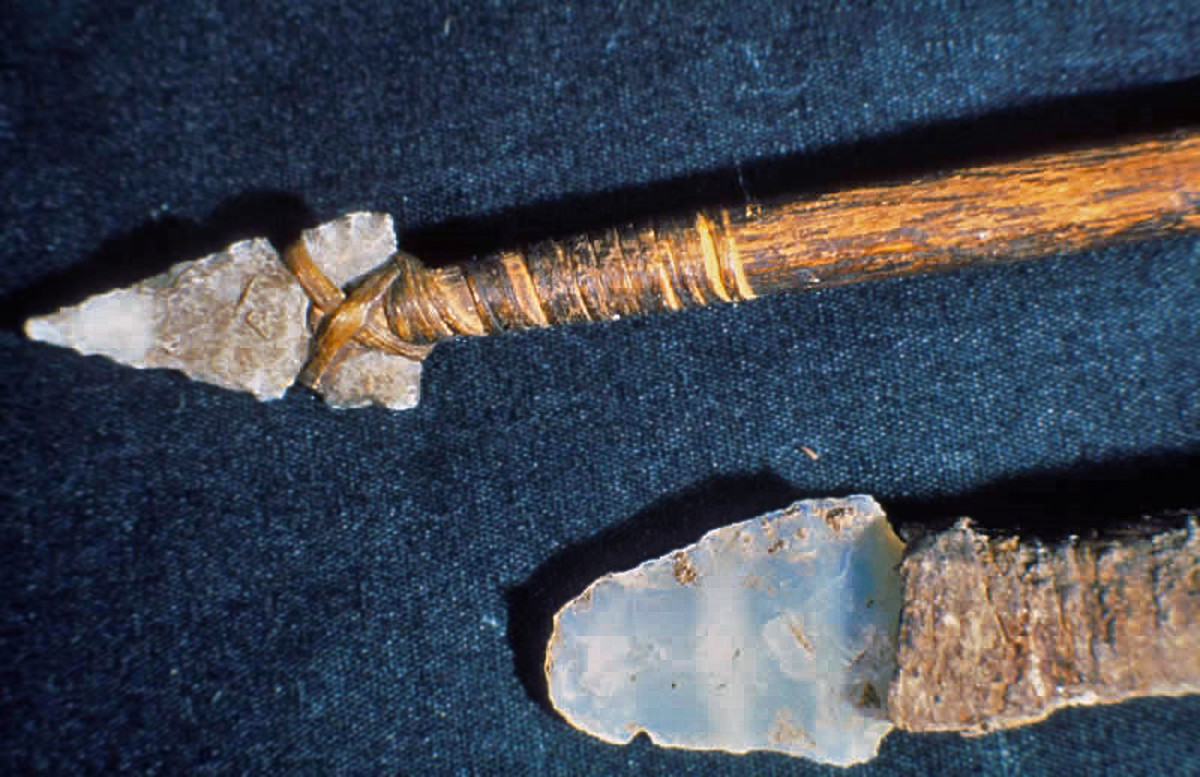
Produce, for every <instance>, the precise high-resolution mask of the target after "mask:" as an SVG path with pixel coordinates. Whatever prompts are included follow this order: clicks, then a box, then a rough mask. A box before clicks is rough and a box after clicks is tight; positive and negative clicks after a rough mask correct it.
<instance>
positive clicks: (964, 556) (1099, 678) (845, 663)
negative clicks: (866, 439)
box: [545, 496, 1200, 766]
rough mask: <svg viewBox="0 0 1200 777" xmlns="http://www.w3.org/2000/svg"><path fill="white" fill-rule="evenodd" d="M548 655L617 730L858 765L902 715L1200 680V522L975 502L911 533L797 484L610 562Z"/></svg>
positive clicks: (911, 726) (1114, 696)
mask: <svg viewBox="0 0 1200 777" xmlns="http://www.w3.org/2000/svg"><path fill="white" fill-rule="evenodd" d="M545 666H546V679H547V684H548V688H549V693H550V699H551V702H552V703H553V705H554V707H555V708H556V709H557V710H558V711H559V712H560V713H561V714H562V716H563V717H564V718H565V719H566V720H567V722H568V723H570V724H571V725H572V726H574V727H576V728H578V729H580V730H581V731H583V732H585V733H588V734H590V735H592V736H595V737H597V738H599V739H602V740H604V741H606V742H610V743H615V744H620V743H625V742H628V741H630V740H631V739H632V738H633V737H634V736H635V735H637V734H638V733H640V732H645V733H646V734H648V735H649V736H650V738H651V739H652V740H653V741H654V742H655V743H656V744H659V745H663V746H667V747H681V748H690V749H711V750H724V751H727V752H731V753H745V752H748V751H751V750H774V751H779V752H783V753H787V754H789V755H796V756H803V757H806V758H810V759H813V760H816V761H820V762H823V763H830V764H836V765H839V766H850V765H852V764H856V763H861V762H863V761H867V760H870V759H871V758H873V757H874V756H875V754H876V751H877V749H878V746H879V742H880V741H881V740H882V739H883V737H884V736H886V735H887V733H888V732H889V731H891V730H892V729H893V728H900V729H905V730H908V731H958V732H961V733H964V734H969V735H973V734H982V733H985V732H988V731H992V730H996V729H1002V728H1008V727H1013V726H1020V725H1025V724H1028V723H1033V722H1036V721H1039V720H1041V719H1043V718H1045V717H1046V716H1047V715H1049V714H1051V713H1052V712H1054V711H1055V710H1057V709H1060V708H1062V707H1065V706H1070V705H1086V704H1104V703H1113V702H1119V701H1122V700H1124V699H1128V698H1132V697H1136V696H1151V695H1164V696H1165V695H1180V694H1189V693H1197V692H1200V529H1198V528H1197V524H1196V519H1195V518H1194V517H1193V518H1192V519H1191V520H1190V521H1189V524H1188V526H1187V528H1185V529H1180V530H1177V531H1169V532H1164V533H1162V534H1159V535H1156V536H1153V537H1150V538H1147V539H1139V540H1132V541H1129V540H1127V541H1121V542H1100V541H1090V542H1082V541H1078V540H1071V541H1068V542H1066V543H1065V544H1062V545H1060V546H1058V547H1053V548H1050V547H1045V546H1043V545H1041V544H1039V543H1036V542H1022V541H1020V540H1019V539H1017V538H1014V537H1009V538H992V537H988V536H986V535H984V534H982V533H980V532H979V531H977V530H975V529H974V528H973V527H972V526H971V524H970V522H969V521H967V520H963V521H960V522H959V523H958V524H957V525H956V526H954V527H953V528H952V529H950V530H948V531H945V532H942V533H940V534H937V535H934V536H932V537H928V538H926V539H924V540H921V541H920V542H918V543H916V544H915V545H914V546H913V547H910V548H907V549H906V548H905V547H904V544H903V543H902V542H901V541H900V539H899V538H898V537H897V536H896V535H895V533H893V531H892V529H891V526H890V525H889V524H888V521H887V518H886V517H885V516H884V514H883V511H882V510H881V509H880V507H879V505H878V504H876V503H875V501H874V500H872V499H871V498H870V497H864V496H856V497H850V498H847V499H828V500H816V501H807V502H797V503H796V504H794V505H792V506H791V507H789V508H786V509H784V510H781V511H778V512H775V513H770V514H768V515H765V516H762V517H760V518H755V519H751V520H749V521H744V522H741V523H737V524H733V525H731V526H726V527H724V528H720V529H716V530H714V531H712V532H709V533H708V534H706V535H705V536H704V537H702V538H701V539H700V540H699V541H698V542H696V543H695V544H693V545H689V546H688V547H686V548H682V549H680V550H678V551H675V552H673V553H670V554H668V555H666V556H663V557H662V558H659V559H654V560H651V561H648V562H646V563H644V564H642V565H641V566H639V567H637V568H636V569H633V570H630V571H628V572H622V573H618V574H612V575H606V576H605V577H602V578H601V579H599V580H597V581H596V582H595V583H593V584H592V585H591V586H589V587H588V588H587V590H585V591H584V592H583V593H582V594H581V595H580V596H579V597H578V598H576V599H574V600H572V601H571V602H570V603H568V604H567V605H566V606H565V607H564V608H563V609H562V610H561V611H560V612H559V613H558V614H557V615H556V616H555V618H554V630H553V634H552V636H551V638H550V642H549V645H548V647H547V651H546V664H545Z"/></svg>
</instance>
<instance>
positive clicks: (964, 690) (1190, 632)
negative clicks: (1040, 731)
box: [887, 513, 1200, 734]
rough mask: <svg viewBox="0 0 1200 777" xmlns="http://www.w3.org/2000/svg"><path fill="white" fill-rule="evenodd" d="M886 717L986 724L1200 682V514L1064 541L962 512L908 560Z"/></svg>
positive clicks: (944, 727)
mask: <svg viewBox="0 0 1200 777" xmlns="http://www.w3.org/2000/svg"><path fill="white" fill-rule="evenodd" d="M900 577H901V579H902V580H903V586H904V603H903V605H902V606H901V610H900V627H899V637H898V651H897V667H898V668H897V671H896V674H895V676H894V677H893V680H892V683H891V686H890V688H889V691H888V700H887V709H888V718H889V719H890V720H891V721H892V722H893V723H895V724H896V725H897V726H898V727H900V728H903V729H906V730H908V731H960V732H963V733H968V734H982V733H985V732H987V731H994V730H996V729H1003V728H1011V727H1014V726H1021V725H1024V724H1026V723H1031V722H1033V721H1036V720H1041V719H1042V718H1044V717H1046V716H1047V715H1049V714H1050V713H1052V712H1054V711H1055V710H1057V709H1060V708H1062V707H1067V706H1072V705H1080V704H1111V703H1113V702H1118V701H1122V700H1124V699H1129V698H1134V697H1138V696H1178V695H1182V694H1187V693H1200V526H1198V525H1197V523H1196V517H1195V514H1194V513H1193V514H1192V516H1191V517H1190V519H1189V521H1188V524H1187V526H1186V527H1185V528H1182V529H1176V530H1172V531H1167V532H1163V533H1160V534H1157V535H1154V536H1152V537H1147V538H1140V539H1133V540H1130V539H1122V540H1080V539H1072V540H1070V541H1068V542H1065V543H1062V544H1060V545H1057V546H1052V547H1046V546H1043V545H1040V544H1038V543H1029V542H1021V541H1019V540H1018V539H1017V538H1016V537H993V536H989V535H987V534H984V533H982V532H979V531H976V530H975V529H973V528H972V527H971V526H970V525H969V522H962V523H960V524H959V525H957V526H956V527H955V528H954V529H952V530H950V531H946V532H943V533H941V534H938V535H935V536H934V537H932V538H929V539H928V540H926V541H923V542H922V543H920V544H918V545H917V546H916V547H913V548H910V549H909V550H908V552H907V553H906V557H905V559H904V561H903V562H902V563H901V565H900Z"/></svg>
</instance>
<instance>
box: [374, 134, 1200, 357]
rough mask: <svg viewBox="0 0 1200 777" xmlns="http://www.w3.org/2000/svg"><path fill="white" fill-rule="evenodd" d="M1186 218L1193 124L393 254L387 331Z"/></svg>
mask: <svg viewBox="0 0 1200 777" xmlns="http://www.w3.org/2000/svg"><path fill="white" fill-rule="evenodd" d="M1195 229H1200V133H1196V132H1192V133H1184V134H1174V135H1170V136H1163V137H1155V138H1150V139H1141V140H1136V141H1131V142H1125V143H1121V144H1117V145H1110V146H1103V147H1096V148H1085V149H1079V150H1073V151H1067V152H1063V153H1052V154H1045V155H1042V156H1037V157H1032V158H1028V159H1023V160H1018V161H1008V162H1003V163H999V164H992V165H986V166H980V167H972V168H966V169H961V170H956V171H953V172H949V173H945V174H940V175H936V176H932V177H927V178H921V179H918V180H914V181H910V182H906V183H899V184H895V183H893V184H883V185H877V186H868V187H863V188H855V189H848V190H845V191H836V192H830V193H827V194H822V195H819V196H816V197H811V198H805V199H801V198H792V199H781V200H775V201H770V202H764V203H760V204H754V205H749V206H747V207H745V208H741V209H730V208H718V209H710V210H703V211H699V212H697V213H694V214H692V215H684V216H666V217H661V218H651V219H649V220H647V221H645V222H644V223H641V224H626V225H621V226H616V227H613V228H610V229H606V230H604V231H599V232H592V233H587V234H581V235H577V236H574V237H570V238H567V239H563V240H547V241H543V242H539V243H534V244H532V245H529V246H526V247H523V248H518V249H515V250H506V251H499V252H495V253H492V254H488V255H486V256H483V257H481V258H478V259H476V260H474V261H469V262H463V263H459V264H452V265H448V266H445V267H437V268H428V267H425V266H424V265H422V264H421V263H420V262H419V261H418V260H416V259H415V258H413V257H410V256H407V255H403V254H401V255H398V257H397V262H398V264H399V267H400V273H399V277H398V278H397V279H396V280H395V281H394V282H393V283H392V285H391V288H390V290H389V292H388V294H387V298H386V303H385V305H386V313H387V318H388V321H389V322H390V324H391V328H392V329H393V331H394V333H395V335H396V336H397V337H398V338H399V339H401V340H403V341H406V342H408V343H413V344H427V343H434V342H437V341H439V340H442V339H445V338H448V337H454V336H458V335H485V334H494V333H498V332H505V331H511V330H521V329H530V328H534V327H544V326H554V325H557V324H566V323H574V322H584V321H600V320H607V319H615V318H619V317H622V316H630V315H641V314H643V313H654V312H661V311H670V310H679V309H681V308H685V307H693V306H700V305H708V304H710V303H714V302H734V301H739V300H748V299H752V298H754V297H757V296H762V295H765V294H773V293H776V292H781V291H791V290H796V289H812V288H824V287H826V286H834V285H840V284H847V283H855V282H858V281H862V280H867V279H870V278H880V277H888V276H898V275H911V274H918V273H926V272H931V271H936V270H944V269H951V268H956V267H963V266H968V265H974V264H979V263H987V262H996V261H1007V260H1017V259H1027V258H1034V257H1039V256H1044V255H1047V254H1052V253H1060V252H1070V251H1081V250H1085V249H1092V248H1096V247H1100V246H1103V245H1107V244H1110V243H1113V242H1117V241H1121V240H1131V239H1139V238H1147V237H1153V236H1158V235H1163V234H1166V233H1170V232H1181V231H1187V230H1195Z"/></svg>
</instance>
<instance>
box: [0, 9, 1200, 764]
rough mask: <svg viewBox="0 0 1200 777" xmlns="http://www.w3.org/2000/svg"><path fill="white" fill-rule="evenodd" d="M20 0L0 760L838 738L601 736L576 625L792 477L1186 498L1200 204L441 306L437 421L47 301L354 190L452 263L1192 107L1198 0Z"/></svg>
mask: <svg viewBox="0 0 1200 777" xmlns="http://www.w3.org/2000/svg"><path fill="white" fill-rule="evenodd" d="M2 8H3V10H2V11H0V34H2V36H3V37H2V40H3V46H2V47H0V51H2V53H0V229H2V230H3V236H2V239H0V299H2V300H3V305H0V316H3V318H4V326H3V327H2V328H0V442H2V443H3V447H4V450H5V451H6V453H7V455H6V457H5V462H4V464H3V466H2V467H0V570H3V572H2V576H0V579H2V580H3V585H2V588H0V591H2V592H3V593H2V594H0V603H2V604H3V608H2V611H0V613H2V614H0V619H2V620H0V730H2V732H3V734H2V736H3V749H2V750H0V772H3V773H6V774H21V773H43V774H52V775H75V774H96V773H117V772H127V773H135V774H195V775H206V774H294V775H327V774H356V775H357V774H384V775H386V774H418V775H420V774H538V775H540V774H561V775H584V774H595V775H617V774H670V775H685V774H695V775H709V774H712V775H733V774H781V775H782V774H788V775H797V774H818V773H821V774H835V773H841V772H840V771H838V770H835V769H831V768H827V767H820V766H817V765H815V764H811V763H808V762H805V761H798V760H793V759H788V758H785V757H782V756H778V755H773V754H754V755H748V756H741V757H735V756H728V755H722V754H719V753H688V752H682V751H672V750H662V749H658V748H655V747H653V746H652V745H650V744H649V743H648V742H647V741H645V739H644V738H640V739H639V740H637V741H636V742H635V743H634V744H632V745H630V746H628V747H624V748H621V747H614V746H610V745H605V744H603V743H600V742H598V741H595V740H592V739H590V738H588V737H585V736H584V735H582V734H580V733H578V732H576V731H574V730H573V729H571V728H570V727H569V726H567V725H566V724H565V723H564V722H563V721H561V720H560V719H558V718H557V717H555V716H554V715H553V714H552V713H551V712H550V711H549V710H548V709H547V708H546V706H545V701H544V694H545V689H544V686H543V685H542V684H541V682H540V671H541V660H542V648H543V645H544V641H545V639H546V637H547V635H548V630H549V618H550V615H551V613H552V612H553V611H554V610H555V609H557V608H558V607H559V606H561V605H562V604H563V603H564V602H565V601H566V600H567V599H568V598H570V597H571V596H573V595H575V594H576V593H578V592H579V591H580V590H582V588H583V587H584V586H585V585H586V584H587V583H588V582H590V580H592V579H593V578H595V577H596V576H598V575H600V574H603V573H604V572H608V571H613V570H616V569H621V568H625V567H628V566H632V565H634V564H636V563H638V562H640V561H642V560H644V559H646V558H648V557H650V556H652V555H655V554H659V553H662V552H665V551H666V550H668V549H670V548H673V547H675V546H677V545H679V544H681V543H684V542H688V541H691V540H694V539H696V538H697V537H698V536H699V535H700V534H701V533H703V532H704V531H705V530H706V529H709V528H712V527H714V526H716V525H719V524H723V523H727V522H730V521H734V520H740V519H744V518H747V517H749V516H751V515H755V514H757V513H759V512H763V511H765V510H769V509H773V508H777V507H780V506H783V505H784V504H787V503H788V502H789V501H791V500H792V499H795V498H800V497H805V496H826V495H839V494H847V493H870V494H873V495H875V496H876V497H877V498H878V499H879V500H880V501H881V502H882V503H883V504H884V505H885V507H886V508H888V509H889V510H890V511H891V512H892V513H893V514H894V515H895V516H896V517H897V518H898V519H899V520H901V521H904V522H908V523H917V524H919V523H923V522H930V523H937V522H939V521H945V520H946V519H949V518H952V517H954V516H957V515H962V514H971V515H974V516H976V517H977V518H979V519H980V520H981V521H982V522H983V523H985V524H987V525H995V526H1005V527H1013V526H1022V527H1025V529H1026V530H1028V531H1031V532H1033V533H1036V534H1039V535H1043V536H1061V535H1063V534H1067V533H1072V532H1074V533H1084V532H1086V531H1087V530H1088V529H1089V528H1091V527H1094V526H1104V525H1108V524H1111V523H1113V522H1118V521H1121V520H1122V519H1125V518H1136V517H1137V516H1138V515H1140V514H1142V513H1144V512H1153V511H1157V510H1161V509H1166V508H1172V507H1182V506H1195V505H1197V504H1200V239H1195V238H1182V239H1173V240H1169V241H1158V242H1150V243H1141V244H1136V245H1129V246H1123V247H1119V248H1113V249H1108V250H1104V251H1100V252H1095V253H1090V254H1084V255H1074V256H1063V257H1055V258H1052V259H1048V260H1045V261H1040V262H1036V263H1031V264H1024V265H1010V266H999V267H994V268H988V269H977V270H970V271H964V272H960V273H957V274H952V275H945V276H939V277H933V278H926V279H919V280H907V281H896V282H891V281H889V282H880V283H876V284H872V285H865V286H857V287H851V288H842V289H833V290H827V291H821V292H814V293H808V294H800V295H793V296H785V297H781V298H776V299H766V300H760V301H756V302H753V303H747V304H743V305H739V306H736V307H728V308H724V309H712V310H702V311H693V312H687V313H681V314H677V315H672V316H663V317H658V318H653V319H645V320H638V321H618V322H613V323H609V324H603V325H593V326H585V327H575V328H569V329H563V330H556V331H546V332H536V333H528V334H523V335H513V336H507V337H500V338H486V339H477V340H460V341H455V342H452V343H448V344H444V345H440V346H438V348H437V349H436V350H435V352H434V354H433V355H432V357H431V358H430V360H429V361H428V362H427V366H426V372H425V381H424V384H423V395H424V396H423V399H422V402H421V405H420V406H419V407H418V408H417V409H415V410H412V411H409V412H404V413H389V412H386V411H382V410H362V411H354V412H334V411H331V410H329V409H327V408H326V407H325V406H323V405H322V403H321V402H320V400H319V399H317V398H316V397H314V396H313V395H312V394H310V393H309V392H307V391H305V390H302V389H293V390H292V391H291V392H290V393H289V394H288V395H287V397H286V398H284V399H283V400H281V401H278V402H274V403H268V404H259V403H257V402H255V401H254V400H253V399H251V398H250V397H248V396H245V395H239V394H236V393H231V392H226V391H222V390H219V389H215V388H211V387H208V386H204V385H199V384H194V383H190V382H188V381H186V380H185V379H184V378H182V377H181V376H180V375H178V374H175V373H172V372H162V371H153V372H138V371H134V370H130V369H126V368H122V367H119V366H116V365H114V364H112V363H110V362H107V361H104V360H102V359H99V358H94V357H93V358H84V357H80V356H78V355H76V354H74V353H72V352H69V351H66V350H63V349H58V348H53V347H49V346H43V345H37V344H33V343H30V342H27V341H26V340H25V339H24V338H23V336H22V335H21V334H20V322H21V321H22V320H23V319H24V317H26V316H28V315H30V314H33V313H44V312H47V311H48V310H50V309H52V308H53V307H55V306H57V305H59V304H62V303H66V302H74V301H78V300H79V299H80V298H81V296H82V295H83V294H85V293H89V292H95V291H99V290H101V289H103V288H107V287H109V286H112V285H117V284H125V283H129V282H132V281H133V280H136V279H139V278H141V277H145V276H146V275H148V274H150V273H152V272H155V271H158V270H161V269H163V268H165V267H166V266H167V265H168V264H170V263H172V262H174V261H179V260H182V259H188V258H195V257H198V256H200V255H203V254H204V253H207V252H209V251H212V250H214V249H216V248H218V247H220V246H223V245H225V244H227V243H229V242H232V241H233V240H235V239H239V238H242V237H247V236H252V235H268V236H271V237H272V238H274V239H276V240H284V239H286V238H287V237H288V236H290V235H294V234H295V233H296V231H297V230H298V229H300V228H302V227H304V226H308V225H312V224H315V223H317V222H319V221H321V220H325V219H329V218H332V217H335V216H337V215H339V214H341V213H344V212H348V211H352V210H360V209H374V210H382V211H388V212H390V213H392V214H394V215H395V216H396V219H397V223H398V224H399V225H400V228H401V230H402V242H403V243H404V245H405V246H406V247H408V248H409V249H410V250H412V251H413V252H414V253H416V254H417V255H419V256H423V257H427V258H430V259H438V258H439V257H443V258H444V257H452V256H459V255H462V254H464V253H470V252H473V251H475V250H483V249H486V248H490V247H496V246H499V245H501V244H503V243H506V242H508V241H512V240H517V239H523V238H527V237H535V236H538V235H545V234H554V233H561V232H564V231H567V230H572V229H576V228H585V227H594V226H602V225H604V224H606V223H608V222H610V221H613V220H621V219H628V218H633V217H636V216H638V215H644V214H647V213H651V212H655V211H657V210H659V209H662V208H669V209H674V208H685V207H689V206H691V205H695V204H698V203H702V202H712V201H716V200H724V201H732V202H739V201H743V200H744V199H745V198H746V197H750V198H754V197H759V196H764V195H766V194H769V193H771V192H775V191H780V190H782V189H783V188H786V187H793V188H796V189H799V190H813V191H817V190H820V189H823V188H826V187H830V186H837V185H841V184H845V183H850V182H856V181H862V180H876V179H886V178H890V177H894V176H897V175H904V174H908V173H917V172H922V171H927V170H931V169H935V168H938V167H942V166H945V165H951V164H960V163H965V162H970V161H973V160H977V159H989V158H993V157H997V156H1005V155H1012V154H1019V153H1030V152H1034V151H1040V150H1044V149H1046V148H1050V147H1057V146H1059V145H1062V144H1069V143H1077V142H1100V141H1104V140H1106V139H1115V138H1117V137H1119V136H1120V135H1121V134H1122V133H1126V132H1151V131H1158V130H1165V129H1170V128H1172V127H1177V126H1182V125H1184V124H1193V125H1194V124H1196V123H1197V122H1200V4H1197V3H1195V2H1192V1H1190V0H1173V1H1172V0H1164V1H1162V2H1154V3H1144V2H1135V1H1134V0H1128V1H1126V0H1112V1H1111V2H1094V3H1088V2H1084V3H1073V4H1066V3H1062V4H1058V3H1049V4H1047V3H1041V2H1032V1H1031V0H1018V1H1017V2H1012V1H1011V0H994V1H993V2H978V3H970V2H948V1H944V0H912V1H911V2H903V3H882V2H876V3H865V2H864V3H845V2H832V1H831V0H818V1H817V2H810V3H794V4H788V3H770V2H755V1H754V0H750V1H749V2H739V3H728V4H726V3H718V2H707V1H706V0H689V1H688V2H683V1H682V0H681V1H679V2H663V3H636V2H624V3H600V2H597V3H566V2H503V1H501V0H489V1H487V2H484V1H483V0H480V1H478V2H469V3H453V2H448V1H446V0H438V1H434V0H422V1H421V2H412V3H374V2H364V1H362V0H343V2H339V3H331V2H316V1H310V0H294V1H293V2H288V3H279V4H274V6H272V4H268V3H244V2H224V1H223V0H203V1H202V0H178V1H177V2H171V3H146V2H130V1H129V0H105V1H104V2H100V1H99V0H94V1H88V0H74V1H73V2H59V3H38V2H33V1H32V0H28V1H25V2H22V0H8V2H5V3H3V4H2ZM805 447H807V448H809V449H811V450H812V451H815V452H816V453H818V454H819V458H817V459H815V460H814V459H813V458H810V456H809V455H808V454H807V453H806V452H805V450H804V448H805ZM1198 729H1200V698H1196V697H1192V698H1182V699H1156V700H1143V701H1137V702H1133V703H1128V704H1124V705H1119V706H1115V707H1109V708H1091V709H1080V710H1069V711H1065V712H1061V713H1058V714H1056V715H1054V716H1053V717H1052V718H1050V719H1049V720H1047V721H1046V722H1044V723H1043V724H1041V725H1038V726H1034V727H1029V728H1025V729H1021V730H1016V731H1011V732H1007V733H1000V734H994V735H991V736H985V737H980V738H975V739H963V738H960V737H958V736H953V735H946V736H943V735H932V736H915V735H904V734H898V733H895V734H892V735H891V736H890V737H889V738H888V739H887V740H885V742H884V744H883V747H882V751H881V754H880V756H879V758H878V759H877V760H876V761H874V762H872V763H871V764H869V765H868V766H866V767H863V768H860V769H859V770H858V773H861V774H870V775H894V774H913V775H920V774H960V773H969V774H972V775H978V776H979V777H983V776H984V775H1007V774H1056V775H1057V774H1093V773H1094V774H1099V773H1120V774H1160V775H1178V774H1185V773H1198V772H1200V737H1198V736H1197V733H1196V732H1197V730H1198Z"/></svg>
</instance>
